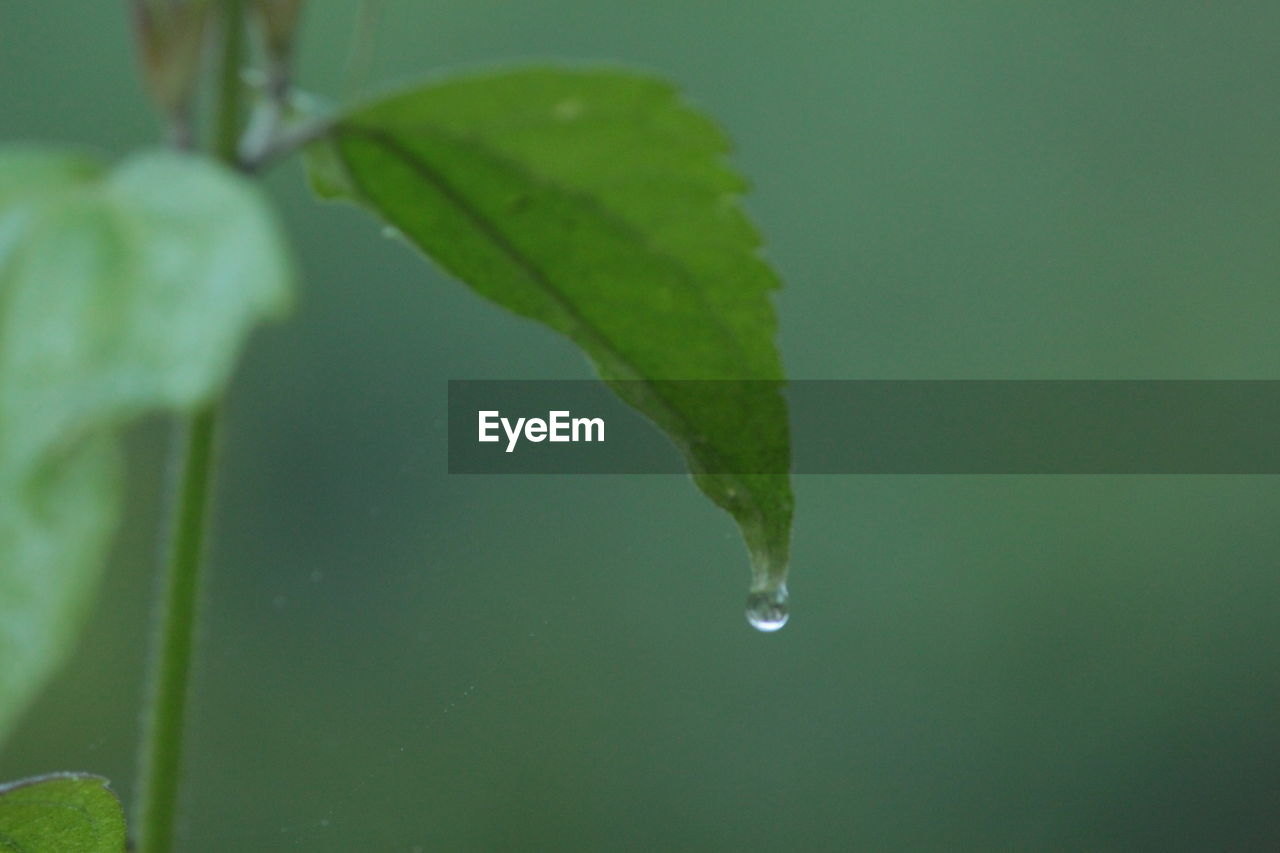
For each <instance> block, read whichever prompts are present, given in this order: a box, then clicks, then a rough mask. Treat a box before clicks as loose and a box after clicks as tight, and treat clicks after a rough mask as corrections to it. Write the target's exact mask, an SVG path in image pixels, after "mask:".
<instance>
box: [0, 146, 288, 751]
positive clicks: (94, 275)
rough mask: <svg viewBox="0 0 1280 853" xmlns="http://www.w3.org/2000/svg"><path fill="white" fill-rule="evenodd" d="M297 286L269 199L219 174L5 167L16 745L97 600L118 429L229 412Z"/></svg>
mask: <svg viewBox="0 0 1280 853" xmlns="http://www.w3.org/2000/svg"><path fill="white" fill-rule="evenodd" d="M24 175H25V176H26V177H25V178H24ZM32 176H38V180H37V179H33V178H32ZM290 276H291V273H290V268H289V264H288V260H287V254H286V252H285V247H284V243H283V240H282V238H281V235H280V233H279V231H278V229H277V226H276V224H275V221H274V219H273V217H272V214H271V212H270V210H269V209H268V208H267V206H266V204H265V203H264V200H263V199H262V197H261V196H260V195H259V191H258V190H257V189H256V188H254V187H253V186H252V185H251V184H249V183H248V182H246V181H244V180H242V179H241V178H239V177H237V176H235V175H234V174H232V173H230V172H228V171H226V170H224V169H223V168H222V167H220V166H217V165H215V164H213V163H211V162H209V161H206V160H203V159H199V158H195V157H188V156H183V155H178V154H172V153H150V154H144V155H140V156H138V157H135V158H133V159H131V160H128V161H126V162H125V163H123V164H122V165H121V166H120V167H119V168H117V169H115V170H113V171H111V172H108V173H105V174H104V173H102V172H101V171H100V170H96V169H93V168H90V167H88V166H86V164H85V161H84V160H83V159H82V158H80V157H78V156H73V155H65V154H58V153H50V152H46V153H38V152H33V151H31V150H20V151H3V152H0V736H3V735H4V734H5V733H6V731H7V730H8V728H9V726H10V725H11V724H12V722H13V720H14V718H15V716H16V715H17V713H18V712H19V711H20V710H21V708H22V707H23V706H24V705H25V704H26V703H27V702H28V701H29V700H30V698H31V697H32V695H33V694H34V693H35V691H36V689H37V688H38V687H39V685H40V684H41V682H42V681H43V680H44V679H45V678H46V677H47V676H48V675H49V674H50V672H51V671H52V669H53V668H54V667H55V666H56V665H57V663H58V662H59V661H60V660H61V658H62V657H63V656H64V654H65V653H66V651H67V649H68V647H69V645H70V643H71V641H72V640H73V638H74V636H75V633H76V630H77V628H78V626H79V624H80V622H81V620H82V617H83V615H84V612H85V609H86V605H87V603H88V601H89V599H90V597H91V593H92V590H93V589H94V587H95V584H96V580H97V576H98V572H99V569H100V568H101V564H102V562H103V558H104V555H105V551H106V548H107V545H108V543H109V539H110V534H111V532H112V530H113V529H114V527H115V524H116V520H117V517H118V515H119V491H120V470H119V464H118V460H117V452H116V448H115V431H116V428H117V427H119V426H120V425H121V424H123V423H124V422H125V421H127V420H129V419H130V418H133V417H136V416H138V415H140V414H143V413H145V412H148V411H153V410H157V409H170V410H189V409H193V408H195V407H197V406H199V405H201V404H202V403H205V402H206V401H208V400H210V399H212V398H213V397H214V396H215V395H216V394H217V392H218V391H219V389H220V388H221V387H222V386H223V385H224V384H225V383H226V381H227V378H228V376H229V375H230V373H231V369H232V365H233V363H234V359H235V356H236V354H237V352H238V350H239V349H240V345H241V343H242V341H243V339H244V337H245V334H246V333H247V332H248V330H249V328H250V327H251V326H252V325H253V324H254V323H255V322H257V321H258V320H259V319H261V318H263V317H266V316H270V315H275V314H279V313H280V312H281V311H282V310H283V309H284V308H286V307H287V305H288V301H289V282H290Z"/></svg>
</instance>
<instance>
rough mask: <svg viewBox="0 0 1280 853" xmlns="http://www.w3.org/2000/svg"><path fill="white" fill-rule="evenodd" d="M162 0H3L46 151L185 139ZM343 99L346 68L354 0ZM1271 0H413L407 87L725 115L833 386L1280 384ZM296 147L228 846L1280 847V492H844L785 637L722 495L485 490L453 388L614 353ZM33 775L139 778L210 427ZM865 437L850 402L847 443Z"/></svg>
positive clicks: (242, 584)
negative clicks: (644, 94)
mask: <svg viewBox="0 0 1280 853" xmlns="http://www.w3.org/2000/svg"><path fill="white" fill-rule="evenodd" d="M122 6H123V4H122V3H109V2H108V3H86V2H55V3H18V2H7V3H5V4H4V6H3V8H2V9H0V137H3V138H5V139H12V138H21V139H37V140H51V141H53V140H71V141H76V142H80V143H87V144H90V145H92V146H95V147H98V148H100V149H102V150H104V151H107V152H109V153H111V154H118V153H123V152H125V151H126V150H128V149H129V148H130V147H131V146H134V145H136V144H138V143H140V142H144V143H145V142H148V141H150V140H152V139H154V138H156V129H155V125H154V122H153V121H152V119H151V118H150V116H149V113H148V110H147V108H146V106H145V105H144V103H143V102H142V100H141V98H140V97H139V95H138V94H137V92H136V89H135V85H134V75H133V68H132V60H131V57H130V54H129V44H128V37H127V33H126V29H125V23H124V15H123V12H122V9H121V7H122ZM313 6H314V8H313V10H312V11H313V14H312V16H311V18H310V21H309V26H308V30H307V33H306V39H305V43H304V47H303V55H304V60H303V62H302V72H301V75H300V76H301V81H302V83H303V84H304V85H306V86H309V87H311V88H313V89H316V90H319V91H325V92H330V93H338V92H341V91H342V89H343V88H344V86H346V85H348V84H347V83H345V82H344V79H345V77H346V76H347V75H346V72H345V70H344V66H345V65H346V57H347V55H348V49H349V42H350V39H351V33H352V29H353V26H352V24H353V20H354V16H355V10H354V4H348V3H339V2H336V0H330V2H325V0H315V2H314V3H313ZM1277 44H1280V7H1277V6H1276V4H1275V3H1274V2H1266V3H1264V2H1237V3H1228V4H1207V3H1205V4H1192V3H1187V4H1176V3H1168V2H1156V0H1130V2H1124V3H1119V2H1096V0H1050V2H1042V3H1034V4H1028V3H1021V2H973V3H955V2H901V0H894V2H890V0H875V2H855V3H849V2H844V0H841V2H836V0H800V1H799V2H795V3H779V2H776V1H775V0H739V2H736V3H719V2H711V0H680V2H675V0H650V2H647V3H635V2H631V1H630V0H525V2H520V3H516V2H497V0H471V2H467V3H461V2H431V3H422V2H412V0H388V2H386V3H385V15H384V19H383V22H382V27H381V29H380V34H379V40H378V51H377V57H376V61H375V62H374V63H373V66H374V67H373V74H372V79H373V80H383V81H404V80H409V79H412V78H414V77H415V76H417V75H419V74H420V73H421V72H425V71H430V70H431V69H434V68H438V67H440V66H455V65H459V64H461V65H464V66H473V65H477V64H487V63H492V62H495V61H499V60H508V59H519V58H539V59H543V58H556V59H560V58H563V59H573V60H580V59H604V60H609V61H614V62H624V63H627V64H635V65H639V66H642V67H648V68H651V69H657V70H660V71H662V72H663V73H665V74H667V75H669V76H671V77H672V78H674V79H676V80H678V81H680V82H681V83H682V84H683V85H684V86H685V87H686V89H687V91H688V92H689V93H690V96H691V97H692V98H693V99H694V100H695V101H696V102H697V103H698V104H700V105H701V106H703V107H704V108H706V109H707V110H709V111H711V112H712V113H714V114H715V115H717V116H718V117H719V118H720V119H721V120H722V121H723V123H724V124H725V125H726V126H727V128H728V129H729V131H730V133H731V134H732V136H733V137H734V138H735V140H736V141H737V144H738V153H737V156H736V162H737V163H738V165H739V166H740V167H741V168H742V169H743V170H744V171H746V172H747V173H748V174H749V175H750V176H751V177H752V179H753V181H754V183H755V186H756V190H755V192H754V194H753V195H752V197H751V199H750V202H749V204H750V208H751V210H752V212H753V214H754V215H755V216H756V218H757V219H758V220H759V222H760V224H761V226H762V228H763V229H764V231H765V233H766V234H767V235H768V243H769V245H768V253H769V255H770V257H771V258H772V259H773V260H774V261H775V262H776V264H777V266H778V267H779V269H780V270H781V272H782V273H783V275H784V277H785V279H786V281H787V288H786V290H785V291H783V292H782V293H781V294H780V295H779V297H778V299H777V306H778V310H779V314H780V318H781V329H782V331H781V339H780V343H781V347H782V351H783V355H784V359H785V362H786V364H787V367H788V370H789V372H790V374H791V375H792V376H794V377H803V378H952V377H981V378H1013V377H1024V378H1032V377H1034V378H1280V347H1278V346H1277V336H1276V333H1275V325H1276V319H1277V317H1280V239H1278V237H1280V145H1278V143H1280V96H1278V92H1277V88H1280V87H1277V83H1276V81H1277V79H1280V78H1278V77H1277V60H1280V49H1278V48H1277ZM299 177H300V176H299V173H298V170H297V169H296V168H295V167H289V168H285V169H282V170H281V171H280V172H279V173H278V174H275V175H273V176H272V177H271V179H270V184H271V187H272V189H273V190H274V191H275V192H276V194H277V196H278V198H279V199H280V201H281V203H282V204H283V206H284V210H285V214H286V217H287V221H288V227H289V230H290V231H291V232H292V234H293V236H294V238H295V240H296V242H297V246H298V253H299V256H300V260H301V266H302V269H303V270H304V274H305V282H304V284H305V290H304V298H303V300H302V304H301V308H300V310H299V312H298V313H297V315H296V316H295V317H294V318H293V320H292V322H290V323H288V324H287V325H283V326H278V327H273V328H271V329H268V330H266V331H264V332H262V333H260V334H258V335H257V336H256V337H255V339H254V341H253V345H252V347H251V351H250V352H249V353H248V356H247V358H246V359H245V361H244V363H243V366H242V369H241V370H240V372H239V376H238V379H237V381H236V384H235V387H234V389H233V391H232V393H231V395H230V399H229V404H228V415H227V428H226V431H225V434H224V445H225V448H224V455H223V460H222V461H223V468H222V479H221V488H220V494H219V511H218V515H217V545H216V549H215V552H214V554H213V561H212V563H213V565H212V575H211V579H210V585H209V601H208V611H207V618H206V620H205V622H204V626H203V640H204V644H203V647H202V654H201V658H200V665H199V672H198V686H197V694H196V704H195V709H194V716H193V719H192V724H191V730H190V738H189V765H188V778H189V784H188V786H187V788H186V790H185V792H184V819H183V832H184V839H185V844H184V848H183V849H184V850H187V851H259V850H261V851H272V850H287V849H301V850H308V851H414V850H420V851H434V850H457V851H488V850H710V851H714V850H750V851H784V850H848V849H863V850H916V849H953V850H1209V849H1213V850H1226V849H1230V850H1274V849H1277V848H1280V726H1277V723H1278V722H1280V720H1278V719H1277V708H1280V670H1278V669H1277V666H1276V652H1277V650H1278V649H1280V571H1278V570H1280V566H1277V562H1278V561H1280V524H1277V521H1278V520H1280V483H1278V482H1277V480H1276V479H1275V478H1268V477H1235V478H1231V477H1222V478H1213V477H1110V478H1108V477H1041V478H1010V477H807V478H802V479H800V480H798V481H797V483H796V488H797V499H798V511H797V516H796V528H795V534H796V539H795V556H794V565H793V576H792V584H791V587H792V593H793V603H794V612H793V617H792V623H791V625H789V626H788V627H787V628H786V630H784V631H782V632H781V633H780V634H777V635H772V636H765V635H759V634H756V633H755V632H753V631H751V630H750V629H749V628H748V627H747V625H746V624H745V622H744V621H743V619H742V616H741V612H740V611H741V603H742V599H743V596H744V592H745V584H746V580H747V568H746V559H745V554H744V550H743V548H742V546H741V544H740V543H739V541H738V539H737V534H736V532H735V530H734V528H733V526H732V524H731V522H730V521H729V519H728V517H727V516H725V515H723V514H722V513H720V512H718V511H717V510H715V509H714V508H713V507H712V506H711V505H710V504H709V503H708V502H707V501H705V500H704V499H703V498H702V497H701V496H700V495H698V494H697V492H696V490H695V489H694V488H693V487H692V485H691V484H690V483H689V482H688V480H687V479H685V478H681V477H657V476H654V477H636V478H623V477H578V478H570V477H508V478H498V477H494V478H450V477H448V476H446V475H445V473H444V471H445V447H444V443H443V423H444V416H445V411H444V405H445V381H446V380H447V379H449V378H582V377H586V376H588V375H590V374H589V372H588V368H587V367H586V365H585V363H584V361H583V359H582V358H581V357H580V356H579V355H578V354H577V352H576V351H575V350H574V349H573V347H572V346H570V345H569V344H567V343H566V342H564V341H562V340H560V339H558V338H556V337H554V336H552V335H551V334H550V333H548V332H546V331H544V330H543V329H541V328H539V327H536V326H534V325H533V324H531V323H528V322H525V321H521V320H519V319H517V318H515V317H513V316H510V315H508V314H506V313H504V312H503V311H501V310H499V309H497V308H495V307H493V306H491V305H489V304H487V303H484V302H482V301H481V300H480V299H479V298H477V297H475V296H473V295H472V294H471V293H470V292H469V291H467V290H466V289H465V288H464V287H462V286H460V285H458V284H457V283H454V282H451V281H448V280H446V279H445V278H444V277H443V276H441V275H440V274H439V273H438V272H437V271H436V270H434V269H433V268H431V267H430V266H429V265H427V264H424V263H422V262H421V260H420V259H419V258H417V257H415V256H414V254H413V253H412V252H411V251H410V250H409V249H407V248H406V247H405V246H403V245H402V244H400V243H398V242H394V241H389V240H387V239H384V238H383V237H382V236H381V234H380V232H379V229H378V228H377V227H376V226H375V225H373V224H372V223H371V222H369V221H367V220H366V219H365V218H364V217H363V216H362V215H360V214H358V213H357V212H356V211H354V210H352V209H348V208H343V207H334V206H317V205H314V204H312V203H311V201H310V200H309V198H308V195H307V192H306V191H305V190H304V189H303V188H302V186H301V182H300V180H299ZM164 426H165V425H164V424H162V423H151V424H147V425H143V426H142V427H140V428H139V429H138V430H136V431H135V432H134V433H133V434H132V436H131V455H132V462H133V467H132V473H131V487H132V500H131V503H130V509H129V518H128V522H127V525H126V529H125V530H124V532H123V534H122V537H121V539H120V542H119V544H118V547H117V548H116V551H115V554H114V557H113V560H112V565H111V566H110V569H109V572H108V574H107V575H106V578H105V580H104V584H103V589H104V595H103V597H102V599H101V604H100V606H99V608H98V609H97V611H96V613H95V615H94V617H93V620H92V622H91V624H90V625H89V627H88V629H87V631H86V633H85V635H84V639H83V643H82V644H81V647H80V650H79V653H78V655H77V657H76V658H75V659H74V660H73V661H72V662H71V664H70V665H69V666H68V667H67V668H66V669H65V670H64V672H63V674H62V676H61V677H60V678H59V679H58V681H56V682H55V683H54V684H53V685H52V687H51V688H50V689H49V690H48V691H47V692H46V693H45V695H44V696H43V697H42V699H41V700H40V701H39V702H38V703H37V704H36V705H35V706H34V707H33V708H32V709H31V711H30V713H29V714H28V715H27V717H26V720H25V723H24V725H23V726H22V727H21V728H20V729H19V730H18V732H17V733H16V735H15V736H14V737H13V739H12V740H11V741H10V742H9V743H8V744H7V745H6V746H5V748H4V751H3V752H2V753H0V776H3V777H6V778H12V777H17V776H22V775H26V774H32V773H37V772H42V771H49V770H54V769H86V770H94V771H98V772H101V773H104V774H106V775H108V776H110V777H111V778H112V779H114V780H115V783H116V786H117V788H118V789H119V790H121V791H122V792H123V793H124V795H125V796H126V797H129V796H131V795H132V793H133V782H134V779H133V759H132V752H133V748H134V745H135V737H136V730H137V717H138V713H139V702H138V698H139V694H140V691H141V671H142V661H143V656H144V641H145V638H146V635H147V632H148V608H147V600H148V596H149V594H150V590H151V573H152V570H153V565H154V555H155V551H156V548H157V545H156V541H155V540H156V530H157V527H158V525H159V518H160V516H159V512H160V504H159V498H158V496H157V491H158V486H159V484H160V483H161V482H162V481H163V479H164V474H163V470H164V462H165V455H166V453H165V429H164ZM833 428H836V427H834V426H833Z"/></svg>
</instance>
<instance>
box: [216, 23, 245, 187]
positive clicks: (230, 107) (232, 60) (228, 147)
mask: <svg viewBox="0 0 1280 853" xmlns="http://www.w3.org/2000/svg"><path fill="white" fill-rule="evenodd" d="M222 8H223V13H222V67H221V69H220V72H219V73H220V76H219V79H218V119H217V126H216V131H215V133H216V135H215V137H214V141H213V151H214V154H215V155H216V156H217V157H218V159H219V160H221V161H222V162H224V163H227V164H232V165H234V164H235V162H236V156H237V154H236V148H237V146H238V145H239V144H240V124H241V113H242V112H243V107H242V104H241V102H242V100H243V97H242V96H243V88H244V87H243V86H242V85H241V82H240V71H241V69H242V68H243V66H244V0H222Z"/></svg>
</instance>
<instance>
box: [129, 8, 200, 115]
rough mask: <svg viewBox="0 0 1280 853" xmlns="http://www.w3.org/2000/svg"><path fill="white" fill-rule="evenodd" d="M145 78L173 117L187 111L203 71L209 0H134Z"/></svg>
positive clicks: (151, 92)
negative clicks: (202, 58) (201, 62)
mask: <svg viewBox="0 0 1280 853" xmlns="http://www.w3.org/2000/svg"><path fill="white" fill-rule="evenodd" d="M132 6H133V29H134V36H135V38H136V39H137V43H138V57H139V60H140V63H141V65H142V77H143V82H144V83H145V84H146V88H147V93H148V94H149V95H150V96H151V100H152V102H153V103H154V104H155V105H156V107H157V108H158V109H159V110H161V111H162V112H163V113H164V114H165V115H167V116H169V117H173V116H177V115H181V114H183V113H185V112H186V111H187V109H188V106H189V105H190V102H191V97H192V93H193V92H194V91H195V85H196V80H197V79H198V77H199V73H200V57H201V53H202V51H203V47H204V33H205V25H206V22H207V21H208V8H209V3H208V0H132Z"/></svg>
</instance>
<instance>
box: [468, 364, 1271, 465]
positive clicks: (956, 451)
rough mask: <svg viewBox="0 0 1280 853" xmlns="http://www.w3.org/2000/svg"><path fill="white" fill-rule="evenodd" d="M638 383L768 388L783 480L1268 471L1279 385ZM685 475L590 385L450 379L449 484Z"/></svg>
mask: <svg viewBox="0 0 1280 853" xmlns="http://www.w3.org/2000/svg"><path fill="white" fill-rule="evenodd" d="M622 384H623V385H625V384H626V383H622ZM645 385H646V386H647V387H646V388H645V393H648V394H656V395H658V396H659V397H662V396H664V395H665V396H670V397H671V398H672V399H686V400H687V399H690V395H706V396H707V397H708V398H709V399H710V398H716V399H725V400H745V401H748V402H747V403H745V404H744V405H743V406H742V411H743V412H749V411H751V404H750V401H751V400H753V399H762V398H763V397H764V396H767V395H768V394H771V393H775V389H777V390H776V392H780V393H781V394H782V396H783V397H784V398H785V399H786V401H787V405H788V411H789V418H790V426H791V473H795V474H1280V381H1249V380H1204V381H1201V380H1187V381H1183V380H1178V381H1000V380H966V381H952V380H946V381H941V380H939V381H933V380H919V381H916V380H913V381H897V380H892V381H874V380H857V381H828V380H812V381H793V382H789V383H786V384H785V385H783V384H780V383H732V382H731V383H724V382H683V381H682V382H656V383H645ZM622 390H623V391H624V392H625V391H626V390H627V389H625V388H623V389H622ZM746 416H747V415H745V414H744V415H743V417H746ZM733 437H734V436H733V432H732V430H729V431H726V432H725V434H724V435H721V436H712V437H708V438H709V440H712V441H732V440H733ZM743 456H745V457H747V458H752V459H776V460H784V459H786V455H785V454H771V453H760V454H743ZM753 465H756V463H753ZM768 467H769V468H770V469H771V470H742V471H716V472H711V473H739V474H778V473H786V471H785V470H783V469H784V467H785V465H784V463H783V462H781V461H777V462H770V463H768ZM773 469H776V470H773ZM686 470H687V468H686V465H685V462H684V459H683V457H682V455H681V453H680V452H679V451H678V450H677V448H676V446H675V445H674V444H673V443H672V441H671V440H670V439H669V438H667V437H666V436H665V435H664V434H663V433H662V432H661V431H659V429H658V428H657V427H655V426H654V425H653V424H652V423H650V422H649V421H648V420H647V419H645V418H644V417H643V416H642V415H640V414H638V413H637V412H635V411H634V410H633V409H631V408H630V407H628V406H627V405H626V404H625V403H623V402H621V401H620V400H619V399H618V397H617V395H615V394H614V392H613V391H611V390H610V388H609V387H608V386H607V385H605V384H604V383H601V382H596V381H588V380H583V381H534V382H530V381H451V382H450V383H449V472H450V473H453V474H676V473H683V472H685V471H686Z"/></svg>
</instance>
